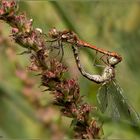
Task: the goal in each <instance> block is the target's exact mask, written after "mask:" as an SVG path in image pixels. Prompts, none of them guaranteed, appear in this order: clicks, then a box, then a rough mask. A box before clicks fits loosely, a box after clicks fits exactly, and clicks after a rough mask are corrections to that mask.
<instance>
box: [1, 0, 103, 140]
mask: <svg viewBox="0 0 140 140" xmlns="http://www.w3.org/2000/svg"><path fill="white" fill-rule="evenodd" d="M17 7H18V6H17V4H16V2H15V1H6V0H1V1H0V20H3V21H5V22H6V23H8V24H9V25H10V26H11V27H12V34H11V37H12V38H13V40H14V41H15V42H16V43H18V44H19V45H20V46H21V47H24V48H26V49H27V52H30V53H29V55H30V61H31V65H30V66H29V69H30V70H32V71H36V72H38V73H39V75H40V76H41V83H42V84H41V85H42V86H44V87H45V88H46V90H48V91H50V93H51V94H53V95H54V104H55V105H57V106H59V107H60V109H61V112H62V114H63V115H65V116H67V117H70V118H72V119H73V120H72V126H73V130H74V133H75V138H78V139H83V138H85V139H95V138H100V130H101V128H100V126H99V125H98V122H97V121H96V120H95V119H94V118H91V115H90V114H91V111H92V110H93V109H94V108H93V107H91V106H90V105H89V104H88V103H85V102H84V101H83V98H82V96H81V95H80V88H79V85H78V83H77V82H76V81H75V80H74V79H65V78H64V76H63V75H64V74H65V73H66V72H67V71H68V69H67V67H65V66H64V65H63V64H62V63H61V62H59V61H58V60H56V59H48V58H49V55H50V54H51V51H50V50H49V49H48V48H49V46H47V43H46V36H45V35H44V34H43V33H42V31H40V30H38V29H35V28H33V26H32V19H28V18H27V17H26V15H25V13H18V8H17Z"/></svg>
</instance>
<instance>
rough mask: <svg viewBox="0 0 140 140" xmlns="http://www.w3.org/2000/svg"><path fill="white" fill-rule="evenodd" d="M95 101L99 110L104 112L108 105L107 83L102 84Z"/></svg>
mask: <svg viewBox="0 0 140 140" xmlns="http://www.w3.org/2000/svg"><path fill="white" fill-rule="evenodd" d="M97 103H98V107H99V109H100V111H101V112H102V113H104V112H105V111H106V108H107V106H108V97H107V85H106V84H103V85H102V86H101V87H100V88H99V90H98V93H97Z"/></svg>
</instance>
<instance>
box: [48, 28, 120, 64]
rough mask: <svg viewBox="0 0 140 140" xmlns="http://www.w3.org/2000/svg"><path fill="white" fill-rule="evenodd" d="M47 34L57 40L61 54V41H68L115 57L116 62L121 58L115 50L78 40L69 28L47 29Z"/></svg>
mask: <svg viewBox="0 0 140 140" xmlns="http://www.w3.org/2000/svg"><path fill="white" fill-rule="evenodd" d="M49 36H50V37H51V38H52V39H53V40H51V42H54V41H58V45H59V46H60V48H61V49H62V55H63V52H64V51H63V43H70V44H71V45H74V46H77V47H87V48H91V49H94V50H96V51H97V52H100V53H102V54H104V55H107V56H112V57H114V58H117V60H118V62H120V61H121V60H122V57H121V56H120V55H119V54H117V53H116V52H110V51H106V50H104V49H101V48H97V47H96V46H93V45H91V44H89V43H86V42H85V41H83V40H80V39H79V37H78V36H77V35H76V33H74V32H73V31H70V30H64V31H57V30H56V29H55V28H53V29H51V30H50V31H49Z"/></svg>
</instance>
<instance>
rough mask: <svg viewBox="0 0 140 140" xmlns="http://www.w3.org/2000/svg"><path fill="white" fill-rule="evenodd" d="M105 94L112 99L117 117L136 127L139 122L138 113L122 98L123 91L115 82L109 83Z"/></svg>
mask: <svg viewBox="0 0 140 140" xmlns="http://www.w3.org/2000/svg"><path fill="white" fill-rule="evenodd" d="M107 93H108V96H111V98H112V101H113V103H114V105H115V108H116V110H117V112H118V114H119V115H118V117H121V118H122V119H124V120H126V121H128V122H130V123H133V124H134V125H137V124H138V123H139V122H140V117H139V115H138V113H137V112H136V111H135V110H134V108H133V107H132V106H131V105H130V103H129V102H128V100H127V99H126V98H125V97H124V95H123V90H122V89H121V88H120V86H119V85H118V83H117V82H116V81H115V80H114V81H112V82H110V83H109V85H108V90H107ZM115 112H116V111H115Z"/></svg>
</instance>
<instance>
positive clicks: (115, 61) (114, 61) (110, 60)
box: [108, 57, 120, 66]
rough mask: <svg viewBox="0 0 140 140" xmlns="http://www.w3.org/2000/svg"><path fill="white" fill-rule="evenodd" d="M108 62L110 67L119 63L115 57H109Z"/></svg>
mask: <svg viewBox="0 0 140 140" xmlns="http://www.w3.org/2000/svg"><path fill="white" fill-rule="evenodd" d="M108 62H109V64H110V65H112V66H113V65H116V64H118V63H119V62H120V61H119V59H117V58H115V57H111V58H110V59H109V61H108Z"/></svg>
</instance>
